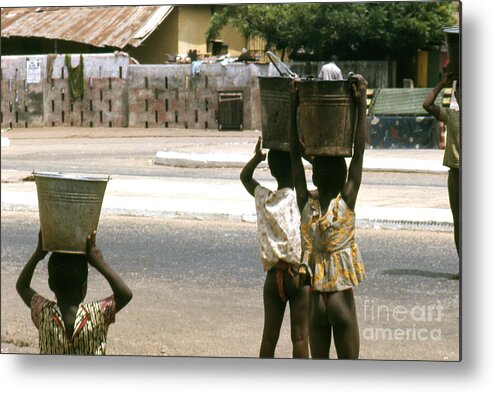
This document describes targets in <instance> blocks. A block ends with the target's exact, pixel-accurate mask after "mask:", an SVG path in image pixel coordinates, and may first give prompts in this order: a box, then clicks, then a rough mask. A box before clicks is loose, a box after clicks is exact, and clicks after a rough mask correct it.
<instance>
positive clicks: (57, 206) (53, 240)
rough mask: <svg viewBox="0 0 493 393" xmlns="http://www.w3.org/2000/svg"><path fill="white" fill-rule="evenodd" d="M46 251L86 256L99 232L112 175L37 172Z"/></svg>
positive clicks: (35, 175)
mask: <svg viewBox="0 0 493 393" xmlns="http://www.w3.org/2000/svg"><path fill="white" fill-rule="evenodd" d="M33 176H34V180H35V182H36V190H37V195H38V207H39V219H40V226H41V231H42V233H43V249H44V250H45V251H51V252H65V253H74V254H85V247H86V238H87V236H88V235H89V234H90V233H91V232H92V231H94V230H96V229H97V226H98V223H99V217H100V214H101V207H102V203H103V198H104V193H105V190H106V186H107V183H108V181H109V180H110V176H109V175H89V174H81V173H61V172H42V171H33Z"/></svg>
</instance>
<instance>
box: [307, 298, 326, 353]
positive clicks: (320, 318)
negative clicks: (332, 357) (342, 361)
mask: <svg viewBox="0 0 493 393" xmlns="http://www.w3.org/2000/svg"><path fill="white" fill-rule="evenodd" d="M309 308H310V320H309V331H310V337H309V338H310V352H311V354H312V358H313V359H327V358H328V357H329V350H330V341H331V326H330V323H329V321H328V319H327V312H326V306H325V303H324V300H323V298H322V295H321V293H320V292H309Z"/></svg>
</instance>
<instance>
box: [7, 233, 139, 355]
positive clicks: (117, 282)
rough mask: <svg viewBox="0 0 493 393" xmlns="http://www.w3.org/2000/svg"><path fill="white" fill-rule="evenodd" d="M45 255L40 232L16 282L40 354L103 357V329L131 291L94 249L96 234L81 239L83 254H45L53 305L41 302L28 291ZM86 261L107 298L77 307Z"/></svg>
mask: <svg viewBox="0 0 493 393" xmlns="http://www.w3.org/2000/svg"><path fill="white" fill-rule="evenodd" d="M46 255H47V252H46V251H44V250H43V247H42V234H41V231H40V232H39V235H38V245H37V247H36V250H35V251H34V254H33V255H32V257H31V258H30V259H29V261H28V262H27V264H26V265H25V266H24V268H23V270H22V272H21V273H20V275H19V278H18V279H17V284H16V289H17V292H18V293H19V295H20V297H21V298H22V300H23V301H24V303H25V304H26V305H27V306H28V307H29V308H30V309H31V318H32V320H33V322H34V325H35V326H36V328H37V329H38V331H39V350H40V353H41V354H52V355H55V354H56V355H61V354H71V355H104V354H105V353H106V336H107V333H108V328H109V325H110V324H111V323H113V322H114V321H115V314H116V313H117V312H118V311H120V310H121V309H122V308H123V307H125V306H126V305H127V303H128V302H129V301H130V300H131V299H132V291H131V290H130V288H129V287H128V286H127V285H126V284H125V283H124V282H123V280H122V279H121V278H120V277H119V276H118V275H117V274H116V273H115V272H114V270H113V269H112V268H111V267H110V266H109V265H108V264H107V263H106V262H105V260H104V258H103V254H102V253H101V251H100V250H99V249H98V248H97V247H96V231H94V232H93V233H92V234H91V235H90V236H88V237H87V249H86V254H85V255H84V254H68V253H61V252H53V253H52V254H51V255H50V258H49V261H48V285H49V287H50V289H51V290H52V291H53V292H54V294H55V296H56V302H53V301H50V300H47V299H45V298H44V297H43V296H41V295H39V294H38V293H37V292H36V291H35V290H34V289H32V288H31V280H32V277H33V274H34V270H35V268H36V266H37V264H38V263H39V262H40V261H42V260H43V259H44V258H45V256H46ZM88 263H89V264H91V266H93V267H94V268H95V269H96V270H97V271H99V272H100V273H101V274H102V275H103V276H104V277H105V278H106V280H107V281H108V283H109V284H110V286H111V289H112V290H113V294H112V295H111V296H109V297H107V298H105V299H103V300H100V301H96V302H92V303H85V304H82V301H83V300H84V298H85V296H86V291H87V274H88Z"/></svg>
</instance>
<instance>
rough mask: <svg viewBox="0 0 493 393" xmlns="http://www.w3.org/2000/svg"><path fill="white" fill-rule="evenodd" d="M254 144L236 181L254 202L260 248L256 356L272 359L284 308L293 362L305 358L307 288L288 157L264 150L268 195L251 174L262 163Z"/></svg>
mask: <svg viewBox="0 0 493 393" xmlns="http://www.w3.org/2000/svg"><path fill="white" fill-rule="evenodd" d="M261 144H262V138H259V139H258V142H257V145H256V147H255V155H254V156H253V158H252V159H251V160H250V161H249V162H248V163H247V164H246V165H245V167H244V168H243V170H242V171H241V175H240V179H241V181H242V183H243V185H244V186H245V188H246V190H247V191H248V192H249V193H250V194H251V195H252V196H254V197H255V206H256V211H257V227H258V235H259V249H260V257H261V260H262V264H263V268H264V271H266V272H267V275H266V278H265V282H264V289H263V299H264V329H263V334H262V342H261V345H260V357H274V354H275V349H276V345H277V341H278V339H279V334H280V331H281V325H282V321H283V318H284V312H285V309H286V304H287V303H288V302H289V310H290V316H291V341H292V343H293V357H294V358H308V356H309V352H308V290H307V289H308V288H300V286H299V285H298V275H297V272H298V266H299V263H300V257H301V242H300V233H299V225H300V214H299V211H298V207H297V206H296V195H295V193H294V190H293V181H292V177H291V163H290V157H289V153H288V152H285V151H280V150H273V149H270V150H269V155H268V163H269V168H270V171H271V174H272V176H273V177H274V178H275V179H276V180H277V185H278V187H277V190H275V191H271V190H269V189H267V188H265V187H263V186H261V185H260V184H259V183H258V182H257V181H256V180H254V179H253V172H254V171H255V169H256V168H257V166H258V165H259V164H260V162H262V161H263V160H265V158H266V155H265V153H263V152H262V148H261Z"/></svg>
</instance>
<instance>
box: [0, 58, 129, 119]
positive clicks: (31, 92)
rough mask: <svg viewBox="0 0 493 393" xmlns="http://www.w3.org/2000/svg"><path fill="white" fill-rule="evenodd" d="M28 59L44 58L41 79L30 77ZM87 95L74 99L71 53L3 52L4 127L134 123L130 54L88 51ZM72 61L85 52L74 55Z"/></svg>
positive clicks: (85, 80)
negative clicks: (50, 55) (30, 80)
mask: <svg viewBox="0 0 493 393" xmlns="http://www.w3.org/2000/svg"><path fill="white" fill-rule="evenodd" d="M27 59H39V60H40V62H41V80H40V81H39V82H38V83H27V82H26V76H27V71H26V61H27ZM83 59H84V97H83V99H75V100H72V99H71V97H70V90H69V79H68V70H67V67H66V66H65V56H64V55H58V56H56V57H55V58H54V59H53V62H52V72H51V75H48V69H47V68H48V56H46V55H39V56H3V57H2V79H1V93H2V105H1V126H2V128H7V127H10V128H27V127H59V126H65V127H66V126H82V127H126V126H127V125H128V113H127V111H128V106H127V100H126V97H127V80H126V78H127V75H128V63H129V60H128V57H126V56H115V55H113V54H103V55H99V54H91V55H83ZM71 61H72V66H76V65H77V64H78V63H79V56H78V55H72V59H71Z"/></svg>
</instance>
